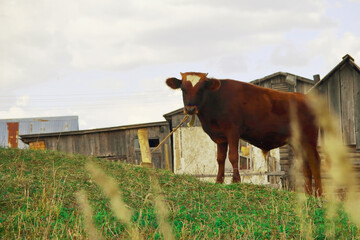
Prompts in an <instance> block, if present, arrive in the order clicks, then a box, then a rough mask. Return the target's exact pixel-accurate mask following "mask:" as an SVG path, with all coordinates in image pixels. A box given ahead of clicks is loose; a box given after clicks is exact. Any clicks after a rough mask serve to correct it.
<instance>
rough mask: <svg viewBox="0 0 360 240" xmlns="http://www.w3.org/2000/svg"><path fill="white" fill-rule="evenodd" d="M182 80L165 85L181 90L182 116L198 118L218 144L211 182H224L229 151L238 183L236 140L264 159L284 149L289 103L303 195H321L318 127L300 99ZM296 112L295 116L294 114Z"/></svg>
mask: <svg viewBox="0 0 360 240" xmlns="http://www.w3.org/2000/svg"><path fill="white" fill-rule="evenodd" d="M181 76H182V80H179V79H177V78H168V79H167V80H166V84H167V85H168V86H169V87H171V88H173V89H178V88H181V90H182V93H183V101H184V106H185V108H184V112H185V113H186V114H190V115H194V114H197V116H198V118H199V120H200V122H201V125H202V128H203V129H204V131H205V132H206V133H207V134H208V135H209V136H210V138H211V139H212V140H213V141H214V142H215V143H216V144H217V162H218V165H219V169H218V174H217V178H216V182H218V183H223V181H224V165H225V159H226V154H227V151H228V147H229V160H230V162H231V164H232V167H233V182H240V175H239V169H238V160H239V153H238V144H239V139H240V138H241V139H244V140H246V141H247V142H249V143H250V144H252V145H254V146H256V147H258V148H260V149H262V150H263V152H264V153H267V152H268V151H270V150H271V149H273V148H278V147H280V146H282V145H284V144H286V143H289V141H290V138H291V126H290V103H291V102H293V103H294V104H293V105H292V106H296V108H295V110H296V114H297V115H296V117H297V119H298V122H299V129H300V143H301V145H302V147H303V151H304V153H305V155H304V156H306V159H305V160H304V162H303V172H304V176H305V190H306V192H307V193H309V194H311V193H312V177H314V179H315V188H316V189H315V194H316V195H318V196H320V195H321V193H322V186H321V178H320V157H319V154H318V152H317V148H316V146H317V139H318V127H317V125H316V123H315V117H314V115H313V113H312V112H311V110H310V108H309V106H308V105H307V102H306V99H305V95H303V94H300V93H287V92H280V91H276V90H273V89H268V88H263V87H259V86H256V85H252V84H249V83H245V82H240V81H235V80H229V79H224V80H218V79H215V78H207V74H205V73H198V72H187V73H181ZM294 112H295V111H294Z"/></svg>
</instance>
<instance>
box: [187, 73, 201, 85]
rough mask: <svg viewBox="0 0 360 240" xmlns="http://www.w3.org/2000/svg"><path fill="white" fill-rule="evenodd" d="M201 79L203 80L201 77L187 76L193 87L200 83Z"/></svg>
mask: <svg viewBox="0 0 360 240" xmlns="http://www.w3.org/2000/svg"><path fill="white" fill-rule="evenodd" d="M200 79H201V77H199V76H198V75H187V76H186V80H187V81H189V82H191V84H192V85H193V87H194V86H195V85H196V84H197V83H198V82H199V81H200Z"/></svg>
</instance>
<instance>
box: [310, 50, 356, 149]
mask: <svg viewBox="0 0 360 240" xmlns="http://www.w3.org/2000/svg"><path fill="white" fill-rule="evenodd" d="M310 91H317V92H318V93H319V94H321V95H322V96H324V98H325V100H326V101H327V103H328V106H329V108H331V109H332V110H334V111H335V113H336V114H337V115H338V117H339V120H340V121H339V124H340V126H339V128H340V129H341V132H342V138H343V139H342V140H343V142H344V144H346V145H348V146H349V147H351V148H353V149H356V150H360V68H359V66H357V65H356V64H355V61H354V59H353V58H352V57H351V56H350V55H348V54H347V55H345V56H344V57H343V60H342V61H341V62H340V63H339V64H338V65H336V66H335V67H334V68H333V69H332V70H331V71H330V72H329V73H328V74H327V75H326V76H325V77H324V78H322V79H321V80H320V81H319V82H318V83H316V84H315V86H314V87H313V88H312V89H311V90H310Z"/></svg>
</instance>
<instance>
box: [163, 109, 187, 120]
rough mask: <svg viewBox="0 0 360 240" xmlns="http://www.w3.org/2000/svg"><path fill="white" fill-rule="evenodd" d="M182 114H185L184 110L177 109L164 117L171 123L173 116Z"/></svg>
mask: <svg viewBox="0 0 360 240" xmlns="http://www.w3.org/2000/svg"><path fill="white" fill-rule="evenodd" d="M181 113H184V108H183V107H182V108H179V109H176V110H174V111H172V112H169V113H166V114H164V115H163V117H164V118H165V119H166V121H170V120H171V116H173V115H176V114H181Z"/></svg>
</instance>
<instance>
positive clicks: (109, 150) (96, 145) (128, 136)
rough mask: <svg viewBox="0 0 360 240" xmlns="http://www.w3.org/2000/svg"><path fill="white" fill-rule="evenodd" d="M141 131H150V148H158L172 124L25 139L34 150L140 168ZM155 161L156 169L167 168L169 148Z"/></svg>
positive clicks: (44, 135) (152, 124) (149, 124)
mask: <svg viewBox="0 0 360 240" xmlns="http://www.w3.org/2000/svg"><path fill="white" fill-rule="evenodd" d="M141 128H145V129H147V132H148V138H149V145H150V149H151V148H155V147H157V146H158V145H159V143H160V142H161V141H162V140H163V139H164V138H165V137H166V136H167V135H168V133H169V125H168V123H167V122H165V121H164V122H155V123H146V124H136V125H128V126H119V127H111V128H101V129H92V130H82V131H71V132H57V133H45V134H30V135H21V139H22V141H23V142H25V143H26V144H29V146H30V148H33V149H39V148H40V149H49V150H57V151H62V152H67V153H70V154H83V155H87V156H96V157H99V158H107V159H113V160H121V161H124V162H127V163H131V164H137V165H138V164H140V163H141V152H140V145H139V140H138V136H137V131H138V129H141ZM167 143H168V144H167V145H168V146H170V140H167ZM170 154H171V151H170ZM152 161H153V164H154V166H155V167H156V168H165V167H166V164H165V145H162V146H161V147H160V148H159V149H158V150H156V151H155V152H154V153H153V154H152ZM171 168H172V166H171V162H170V169H171Z"/></svg>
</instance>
